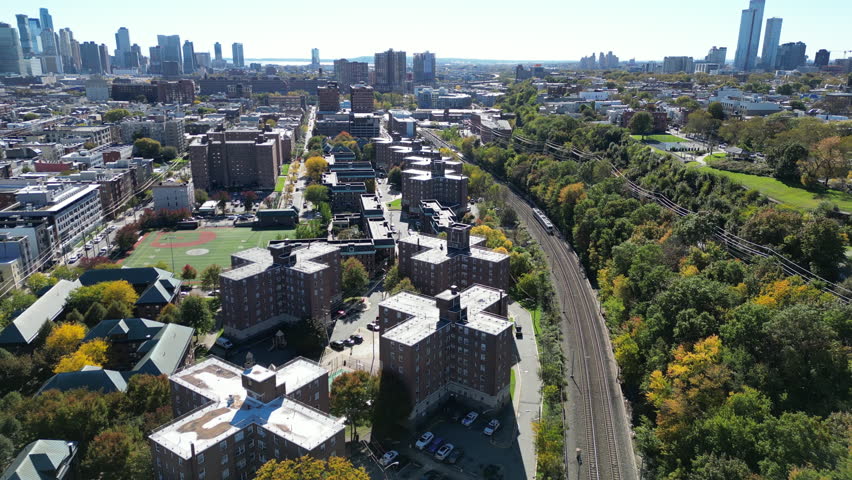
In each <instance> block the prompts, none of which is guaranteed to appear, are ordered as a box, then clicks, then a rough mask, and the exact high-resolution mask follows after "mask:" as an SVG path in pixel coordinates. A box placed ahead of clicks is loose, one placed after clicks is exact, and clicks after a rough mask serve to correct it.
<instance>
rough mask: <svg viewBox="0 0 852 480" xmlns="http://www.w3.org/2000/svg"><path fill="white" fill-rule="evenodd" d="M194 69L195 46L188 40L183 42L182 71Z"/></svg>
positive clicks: (189, 71) (187, 71)
mask: <svg viewBox="0 0 852 480" xmlns="http://www.w3.org/2000/svg"><path fill="white" fill-rule="evenodd" d="M194 71H195V46H194V45H193V44H192V42H190V41H189V40H185V41H184V42H183V73H186V74H189V73H192V72H194Z"/></svg>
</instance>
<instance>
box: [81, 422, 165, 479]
mask: <svg viewBox="0 0 852 480" xmlns="http://www.w3.org/2000/svg"><path fill="white" fill-rule="evenodd" d="M150 455H151V453H150V449H149V448H148V445H147V442H145V440H144V439H143V437H142V433H141V432H140V431H139V430H138V429H136V428H133V427H116V428H110V429H107V430H104V431H102V432H100V433H99V434H98V435H97V436H95V438H94V439H92V441H91V443H90V444H89V445H88V448H87V449H86V455H85V457H84V458H83V461H82V462H81V464H80V471H81V472H82V474H83V476H84V477H85V478H104V479H106V478H115V479H127V480H144V479H149V478H151V477H152V474H153V471H152V469H151V459H150Z"/></svg>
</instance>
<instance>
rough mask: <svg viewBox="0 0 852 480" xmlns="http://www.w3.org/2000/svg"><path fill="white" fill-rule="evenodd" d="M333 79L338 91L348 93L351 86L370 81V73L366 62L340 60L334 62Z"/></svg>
mask: <svg viewBox="0 0 852 480" xmlns="http://www.w3.org/2000/svg"><path fill="white" fill-rule="evenodd" d="M334 77H335V79H336V80H337V83H338V85H339V86H340V91H341V92H343V93H348V92H349V90H350V87H351V86H352V85H355V84H356V83H367V82H368V81H369V80H370V71H369V67H368V66H367V62H350V61H349V60H346V59H345V58H341V59H339V60H335V61H334ZM371 111H372V110H371Z"/></svg>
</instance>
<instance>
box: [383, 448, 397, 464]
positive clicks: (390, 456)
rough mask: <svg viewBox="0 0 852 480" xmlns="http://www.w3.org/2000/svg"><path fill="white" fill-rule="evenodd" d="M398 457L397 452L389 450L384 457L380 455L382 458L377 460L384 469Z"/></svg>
mask: <svg viewBox="0 0 852 480" xmlns="http://www.w3.org/2000/svg"><path fill="white" fill-rule="evenodd" d="M398 456H399V452H397V451H396V450H390V451H388V452H387V453H385V454H384V455H382V458H380V459H379V464H381V465H382V466H383V467H386V466H388V465H390V464H391V463H393V461H394V460H396V457H398Z"/></svg>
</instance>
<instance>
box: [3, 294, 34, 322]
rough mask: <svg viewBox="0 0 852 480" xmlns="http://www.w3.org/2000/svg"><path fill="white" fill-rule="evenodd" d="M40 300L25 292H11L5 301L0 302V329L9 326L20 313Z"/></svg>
mask: <svg viewBox="0 0 852 480" xmlns="http://www.w3.org/2000/svg"><path fill="white" fill-rule="evenodd" d="M36 300H38V298H37V297H36V296H35V295H33V294H31V293H27V292H25V291H23V290H17V289H14V290H11V291H10V292H9V293H8V294H7V295H6V297H5V298H3V300H0V327H5V326H6V325H8V323H9V321H11V320H12V319H13V318H15V316H17V315H18V313H19V312H22V311H24V310H26V309H27V308H29V306H30V305H32V304H33V303H35V301H36Z"/></svg>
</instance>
